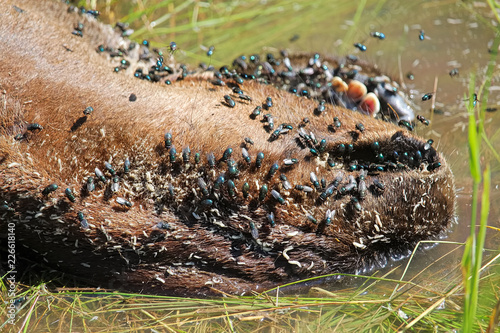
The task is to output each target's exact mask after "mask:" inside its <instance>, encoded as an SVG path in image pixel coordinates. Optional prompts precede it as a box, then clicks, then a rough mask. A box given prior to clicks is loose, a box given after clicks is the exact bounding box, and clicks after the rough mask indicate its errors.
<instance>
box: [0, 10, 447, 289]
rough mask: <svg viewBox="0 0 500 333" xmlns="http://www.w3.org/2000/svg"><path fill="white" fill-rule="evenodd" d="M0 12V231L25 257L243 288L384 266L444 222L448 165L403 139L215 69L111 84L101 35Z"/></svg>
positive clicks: (49, 19) (114, 279) (61, 15)
mask: <svg viewBox="0 0 500 333" xmlns="http://www.w3.org/2000/svg"><path fill="white" fill-rule="evenodd" d="M13 5H16V6H18V7H19V8H21V9H23V10H24V12H19V11H18V10H16V9H15V8H14V7H13ZM0 9H1V11H2V13H4V14H5V15H4V17H3V18H2V20H0V31H2V32H8V33H2V34H0V45H2V48H1V49H0V73H1V74H0V84H1V87H2V89H4V90H5V93H4V95H3V97H2V98H3V102H2V109H1V112H2V119H3V122H2V123H1V124H0V130H1V137H0V199H1V200H2V201H5V205H4V206H5V209H4V210H3V212H1V213H0V224H1V225H2V228H3V227H4V226H5V225H6V224H7V223H9V222H14V223H16V232H17V234H16V237H17V241H18V243H19V244H23V245H25V247H22V248H20V252H21V251H22V252H21V253H27V255H32V254H33V253H35V254H36V255H37V256H39V257H40V258H41V259H43V260H44V261H45V262H46V263H47V264H48V265H50V266H52V267H54V268H56V269H59V270H62V271H66V272H70V273H72V274H75V275H77V276H80V277H82V278H85V279H88V280H89V281H91V282H92V283H94V284H98V285H101V286H103V287H105V288H108V287H111V288H117V289H122V290H133V291H144V292H155V293H164V294H209V293H212V292H213V290H214V289H216V290H222V291H224V292H229V293H244V292H248V291H250V290H255V289H261V288H267V287H271V286H274V285H276V284H280V283H286V282H290V281H293V280H296V279H300V278H305V277H310V276H315V275H322V274H328V273H336V272H342V273H346V272H363V271H369V270H370V269H373V268H375V267H383V266H385V265H386V264H387V262H388V260H390V259H391V258H393V259H396V258H398V257H400V256H401V255H406V254H407V253H408V251H411V250H412V248H413V246H414V245H415V244H416V243H417V242H418V241H420V240H426V239H434V238H436V237H439V236H440V235H442V234H443V232H445V231H446V229H447V228H448V226H449V225H450V223H451V221H452V218H453V209H454V200H455V195H454V184H453V177H452V174H451V171H450V169H449V168H448V166H447V164H446V162H445V160H444V159H443V157H442V156H441V155H440V154H439V153H437V152H436V150H435V149H434V148H433V147H432V146H431V145H430V144H429V143H427V142H426V141H425V140H423V139H421V138H418V137H416V136H414V135H413V134H411V133H409V132H408V131H406V130H405V129H402V128H398V127H397V126H395V125H393V124H389V123H386V122H382V121H378V120H375V119H373V118H371V117H367V116H364V115H362V114H359V113H356V112H353V111H351V110H347V109H344V108H341V107H337V106H333V107H332V106H331V105H323V106H322V108H323V107H324V110H322V111H321V112H320V113H317V112H316V113H315V112H314V110H315V109H317V108H318V103H317V102H315V101H312V100H309V99H307V98H303V97H298V96H293V95H291V94H289V93H288V92H286V91H282V90H278V89H276V88H274V87H271V86H266V85H262V84H258V83H256V82H253V81H245V82H244V83H243V84H238V85H237V86H239V87H241V89H242V90H243V91H244V94H245V95H246V96H249V97H250V99H240V98H237V97H235V96H234V94H233V95H232V96H233V97H231V96H230V95H231V94H232V93H233V92H232V90H231V88H230V86H231V85H228V84H227V83H226V84H224V85H216V84H214V83H213V74H212V73H208V74H207V73H205V74H198V75H196V76H192V77H191V76H189V75H188V76H186V77H185V78H184V77H182V79H181V77H179V76H177V77H172V80H169V81H170V82H171V84H168V85H166V84H164V83H162V84H160V83H151V82H147V81H141V80H137V79H134V78H132V77H131V75H130V73H124V72H118V73H113V72H112V67H110V64H109V60H108V59H107V58H106V57H105V56H103V55H102V54H98V53H97V52H95V49H96V47H97V46H98V45H99V44H103V43H105V44H107V43H114V42H115V40H116V38H117V37H116V35H115V34H114V32H113V31H112V29H111V28H110V27H107V26H104V25H101V24H99V23H98V22H96V21H95V19H94V18H92V17H90V16H79V15H77V14H76V13H67V11H66V7H65V6H64V5H62V4H60V3H53V2H50V1H47V2H46V3H45V4H44V5H43V8H41V5H39V4H38V3H36V2H34V1H15V2H14V1H11V0H7V1H6V2H4V3H2V4H1V5H0ZM41 11H42V12H41ZM79 21H82V22H83V23H84V25H85V28H84V29H83V30H78V31H82V35H83V36H82V37H80V36H76V35H74V34H72V33H71V32H72V29H73V25H75V24H77V23H78V22H79ZM20 41H21V42H20ZM182 72H183V73H184V72H187V71H185V70H184V69H183V70H182ZM182 76H183V75H182ZM231 82H233V81H231ZM232 86H235V84H232ZM132 95H133V98H132ZM225 96H229V97H231V101H232V103H231V102H229V99H227V98H226V97H225ZM270 102H271V103H270ZM89 106H91V107H92V109H89V108H88V107H89ZM258 107H261V108H262V112H259V113H260V114H256V113H257V112H255V110H256V109H257V108H258ZM89 110H90V111H89ZM85 111H86V112H85ZM304 118H308V120H307V121H306V120H305V119H304ZM33 123H36V124H39V125H40V127H41V129H36V130H34V131H26V128H27V127H28V124H33ZM32 127H33V126H32ZM35 127H36V126H35ZM278 129H279V131H278V132H276V131H277V130H278ZM53 185H56V186H53ZM68 188H69V189H70V190H69V191H68V190H66V189H68ZM212 288H213V289H212Z"/></svg>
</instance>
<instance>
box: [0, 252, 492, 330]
mask: <svg viewBox="0 0 500 333" xmlns="http://www.w3.org/2000/svg"><path fill="white" fill-rule="evenodd" d="M448 243H449V244H448V245H447V246H448V247H449V248H450V251H449V253H448V254H447V255H445V256H443V258H440V259H438V260H435V261H434V262H432V263H431V264H430V265H429V266H428V267H426V268H425V269H424V270H423V271H422V272H421V273H419V274H417V275H415V276H412V277H410V278H406V270H402V269H400V268H399V267H396V268H394V269H393V270H391V271H390V272H388V273H386V274H384V275H381V274H380V273H375V274H374V275H373V276H366V277H363V276H350V277H347V278H348V279H355V280H354V281H355V282H356V283H355V284H356V286H355V287H353V288H349V289H343V290H335V291H330V290H326V289H324V288H322V287H321V288H320V287H311V288H310V289H309V291H308V292H307V293H306V294H304V295H302V296H300V297H298V296H295V295H293V296H290V295H287V293H286V292H284V291H283V290H284V289H286V286H281V287H279V288H275V289H272V290H269V291H266V292H264V293H261V294H258V295H254V296H248V297H236V296H227V297H221V298H217V299H197V298H179V297H166V296H147V295H137V294H127V293H119V292H107V291H85V290H78V289H73V290H72V289H67V288H61V289H54V290H52V291H48V290H47V287H46V285H44V284H39V285H38V286H31V287H28V286H22V285H20V286H19V287H18V288H19V290H18V294H17V296H18V297H19V298H21V301H19V302H18V304H17V306H18V312H17V322H16V330H18V331H21V332H23V331H26V332H35V331H70V332H77V331H92V332H96V331H106V332H138V331H143V330H146V329H149V330H156V331H172V332H220V331H225V332H231V331H234V332H241V331H254V330H258V331H260V330H265V331H267V330H274V331H276V332H287V331H292V330H295V331H298V332H309V331H319V330H327V331H334V330H338V331H341V332H354V331H359V329H360V327H363V330H364V331H381V332H391V331H400V330H410V329H411V330H413V331H428V330H429V328H431V327H432V328H434V329H435V330H436V331H449V330H452V329H459V328H460V326H461V318H460V317H461V302H462V296H461V292H462V291H463V289H462V288H463V284H462V277H461V269H460V265H458V264H457V265H456V267H454V269H452V270H449V269H448V267H446V268H443V269H442V270H436V269H432V266H433V265H440V264H441V261H442V260H446V257H447V256H448V255H453V254H454V252H456V251H457V250H459V249H461V248H462V245H463V244H459V243H451V242H448ZM497 256H500V254H497ZM494 262H495V261H490V262H489V263H487V264H486V265H485V266H483V267H484V268H487V267H489V266H491V265H494ZM409 264H411V260H410V261H409ZM401 271H402V273H401ZM398 275H399V278H397V276H398ZM318 278H320V277H318ZM311 280H313V279H310V281H309V282H311ZM429 281H433V283H432V284H429ZM302 283H303V282H302ZM499 283H500V275H498V274H487V275H485V276H483V279H482V281H481V284H482V285H483V286H485V287H488V288H491V289H492V290H491V292H489V293H486V294H484V295H483V296H482V301H481V302H480V303H479V304H478V311H477V313H478V314H477V320H476V322H475V326H473V328H474V330H475V331H477V330H478V328H479V327H478V325H480V324H481V323H482V324H481V325H480V327H482V328H483V329H484V328H485V324H484V323H487V322H488V320H489V314H490V309H491V308H492V307H493V306H494V304H495V302H496V297H498V295H495V292H498V291H495V288H494V286H496V285H498V284H499ZM0 287H1V289H2V292H1V293H0V297H1V298H2V299H1V301H2V302H3V301H6V300H8V298H6V293H5V288H6V286H5V285H3V284H2V285H0ZM4 315H5V309H2V310H1V314H0V317H1V318H4ZM7 325H8V324H6V323H5V322H0V330H3V329H5V328H9V327H10V326H7Z"/></svg>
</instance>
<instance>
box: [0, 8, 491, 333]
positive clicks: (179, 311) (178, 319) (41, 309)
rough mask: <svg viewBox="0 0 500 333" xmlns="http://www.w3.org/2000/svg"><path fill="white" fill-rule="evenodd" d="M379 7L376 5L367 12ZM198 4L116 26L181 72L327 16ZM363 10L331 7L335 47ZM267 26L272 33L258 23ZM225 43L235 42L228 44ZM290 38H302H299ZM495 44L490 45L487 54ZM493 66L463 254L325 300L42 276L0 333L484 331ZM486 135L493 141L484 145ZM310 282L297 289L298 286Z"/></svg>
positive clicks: (476, 118) (352, 280)
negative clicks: (185, 291) (130, 30)
mask: <svg viewBox="0 0 500 333" xmlns="http://www.w3.org/2000/svg"><path fill="white" fill-rule="evenodd" d="M107 3H108V4H111V7H110V8H111V9H110V11H109V13H111V14H112V13H113V8H115V7H113V6H117V3H114V2H112V1H108V2H107ZM383 3H384V2H383V1H380V2H378V3H377V6H375V12H376V11H377V10H378V9H379V8H381V7H382V4H383ZM205 4H207V3H205V2H200V1H190V0H187V1H158V2H156V3H150V2H148V1H146V0H138V1H137V7H136V8H129V9H127V14H126V15H125V16H124V17H123V18H122V19H121V21H126V22H129V23H130V24H131V25H132V26H134V27H135V28H136V31H135V34H134V35H133V36H132V37H133V38H136V39H139V40H140V39H151V43H152V45H153V46H155V47H166V46H167V45H168V43H169V42H170V41H171V40H175V41H176V42H177V44H178V45H182V49H181V53H182V54H183V55H184V56H185V57H186V59H188V60H191V61H193V62H198V61H207V60H208V59H207V57H206V55H205V54H204V52H200V49H199V46H198V45H199V44H200V41H210V44H213V45H217V47H216V54H220V56H214V59H210V61H211V63H212V64H213V65H221V64H223V63H225V62H223V61H222V60H219V59H224V61H227V59H231V58H234V57H236V56H239V55H240V53H242V52H243V50H251V51H253V52H257V53H259V52H260V51H261V49H263V48H264V47H266V46H269V45H277V44H279V43H280V41H282V40H286V41H288V39H289V38H290V37H291V36H292V35H293V34H294V33H295V32H296V31H298V30H300V26H299V25H300V22H299V21H301V20H302V21H307V20H308V19H310V18H311V17H315V18H317V19H319V20H320V19H321V18H322V17H326V15H327V13H326V11H325V10H324V6H325V4H326V1H324V0H323V1H316V2H313V1H305V2H303V3H301V5H302V7H301V8H300V9H297V8H295V7H294V5H293V3H292V2H288V1H284V0H283V1H280V0H277V1H270V2H269V3H268V4H267V5H266V6H264V5H262V3H261V2H260V1H248V2H239V1H232V2H223V1H213V2H210V3H208V4H209V5H210V6H209V7H210V8H209V7H207V6H205ZM488 4H489V5H490V6H491V8H492V11H493V12H494V13H495V15H496V18H497V19H498V14H497V12H496V9H497V8H496V7H495V6H496V5H495V3H493V2H492V1H491V0H488ZM367 6H368V5H367V2H366V1H362V2H361V3H360V4H359V5H358V7H357V11H356V13H351V12H350V11H351V10H352V9H353V6H352V5H350V4H349V3H348V2H345V3H342V2H341V3H338V5H337V7H336V11H337V12H338V15H339V16H341V15H347V14H348V13H350V15H352V17H354V19H353V25H352V26H351V27H350V29H349V30H348V32H347V35H348V37H349V38H347V37H346V40H347V41H349V40H354V39H355V38H357V37H358V36H357V33H356V31H357V30H358V28H359V25H360V24H361V23H360V21H362V18H363V17H365V16H364V15H366V14H365V13H364V12H366V11H367ZM117 10H118V9H117ZM104 11H105V10H104ZM298 12H300V13H301V14H303V17H302V18H301V20H290V19H289V18H290V17H291V16H293V15H294V13H295V14H297V13H298ZM109 13H108V14H109ZM228 13H229V14H228ZM373 15H375V14H373ZM271 18H272V24H270V23H269V21H270V19H271ZM152 22H155V24H156V26H155V29H154V30H152V29H150V28H151V23H152ZM172 22H173V23H172ZM241 22H244V24H240V23H241ZM268 25H269V26H268ZM139 26H142V28H140V27H139ZM262 26H264V27H265V28H266V29H267V31H268V33H267V35H265V36H262V35H258V36H255V35H256V34H253V33H252V32H253V30H254V29H256V28H257V27H262ZM185 32H188V33H185ZM193 34H194V35H195V38H193ZM235 35H236V36H239V38H237V39H236V40H234V39H235V38H234V36H235ZM301 38H307V32H304V35H303V36H302V37H301ZM498 43H499V38H498V37H497V38H496V40H495V44H494V45H493V47H492V49H493V50H496V49H497V47H498ZM219 45H220V46H219ZM224 45H227V46H224ZM206 46H207V47H208V46H210V45H206ZM495 57H496V54H494V53H492V54H491V61H490V64H489V66H488V68H487V70H486V74H485V78H484V79H483V82H484V83H483V84H482V85H481V86H480V88H479V89H478V96H480V101H481V103H474V100H473V98H470V99H469V103H468V106H467V111H468V115H469V127H468V145H469V152H470V157H469V165H470V173H471V177H472V180H473V195H472V201H471V202H472V218H471V230H470V236H469V238H468V240H467V242H466V243H465V244H462V243H453V242H446V241H442V242H440V243H442V244H441V246H444V247H447V248H449V252H448V253H446V254H445V255H443V256H442V257H441V258H438V259H436V260H434V261H433V262H432V263H431V264H429V265H428V266H427V267H425V268H424V269H423V270H421V271H419V273H417V274H414V275H409V273H407V272H408V267H409V266H410V265H412V264H413V255H412V257H411V258H410V260H409V261H408V263H407V264H406V266H404V267H399V266H398V267H395V268H394V269H392V270H391V271H390V272H387V273H385V274H382V273H380V272H375V273H374V274H373V275H372V276H349V277H347V278H346V279H347V281H348V284H351V285H353V287H352V288H347V289H342V290H335V285H332V288H328V289H332V290H334V291H331V290H327V289H326V287H322V288H320V287H311V288H309V289H308V291H307V292H305V293H302V294H301V296H296V295H292V294H291V293H290V291H288V292H287V291H286V290H287V289H289V288H291V287H293V285H286V286H280V287H279V288H275V289H272V290H269V291H267V292H264V293H261V294H258V295H253V296H247V297H236V296H227V295H226V296H225V297H220V298H217V299H198V298H178V297H166V296H147V295H137V294H127V293H120V292H109V291H101V290H86V289H78V288H74V289H71V288H64V287H62V285H61V284H60V283H59V282H57V281H55V280H53V278H52V277H42V280H45V281H46V283H37V284H31V283H30V284H29V285H22V284H19V285H18V286H17V291H16V311H17V314H16V323H15V326H10V324H8V322H7V321H6V320H5V319H4V318H6V316H7V308H6V307H0V331H4V330H6V329H11V328H12V329H14V331H19V332H35V331H63V332H65V331H70V332H77V331H78V332H79V331H82V332H83V331H85V332H99V331H106V332H135V331H145V330H149V331H150V332H220V331H224V332H242V331H274V332H289V331H297V332H317V331H328V332H330V331H341V332H351V331H353V332H359V331H373V332H392V331H424V332H428V331H452V330H461V331H462V332H473V331H474V332H477V331H485V332H494V331H495V329H496V327H497V324H496V323H498V315H499V312H500V311H499V310H498V309H499V306H500V302H498V300H499V299H500V292H499V290H498V285H500V274H498V273H499V272H500V267H499V265H498V258H499V257H500V253H499V251H498V249H485V248H484V243H485V234H486V228H487V219H488V213H489V206H490V204H491V202H490V199H491V198H490V186H491V169H492V168H491V167H490V164H489V162H488V161H490V159H491V158H493V159H495V160H497V161H499V162H500V155H499V154H498V151H496V150H495V148H494V146H493V144H492V143H491V141H490V139H489V138H488V136H487V135H486V130H485V127H484V124H485V119H486V113H485V110H484V109H485V107H486V105H487V101H488V87H489V82H490V81H491V79H492V77H493V76H494V75H495V72H494V69H495ZM475 92H476V78H475V76H471V78H470V81H469V94H468V97H471V96H473V94H474V93H475ZM498 133H500V131H497V132H496V134H495V135H498ZM478 219H479V223H478ZM462 250H463V259H462V262H461V263H456V264H455V265H453V266H451V267H450V264H443V262H447V261H448V262H449V261H451V260H450V257H453V256H454V255H455V253H456V252H457V251H462ZM484 252H488V258H491V259H489V261H488V262H486V263H484V262H483V260H482V259H483V258H482V257H483V253H484ZM415 253H416V251H414V253H413V254H415ZM439 267H441V268H439ZM320 278H321V277H317V278H315V279H310V280H309V281H302V285H304V284H305V283H314V282H315V281H316V280H318V279H320ZM295 284H297V283H295ZM58 286H59V287H58ZM49 289H50V290H49ZM0 298H1V299H0V301H1V302H2V304H6V303H5V302H9V301H10V300H11V298H9V297H8V286H7V285H6V284H5V280H4V279H2V281H1V282H0ZM492 309H493V310H492ZM496 330H498V329H496Z"/></svg>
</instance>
